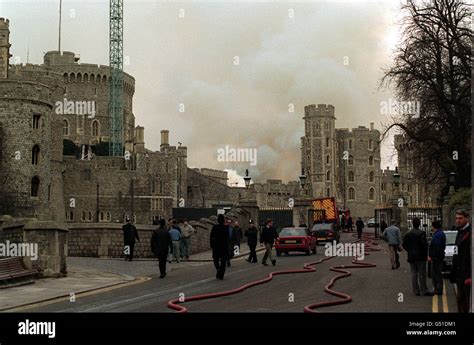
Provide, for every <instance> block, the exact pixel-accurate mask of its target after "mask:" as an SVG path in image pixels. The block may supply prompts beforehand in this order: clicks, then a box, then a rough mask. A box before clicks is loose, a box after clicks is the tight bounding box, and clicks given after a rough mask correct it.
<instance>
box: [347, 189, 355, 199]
mask: <svg viewBox="0 0 474 345" xmlns="http://www.w3.org/2000/svg"><path fill="white" fill-rule="evenodd" d="M347 194H348V195H349V200H355V189H354V188H353V187H349V189H348V193H347Z"/></svg>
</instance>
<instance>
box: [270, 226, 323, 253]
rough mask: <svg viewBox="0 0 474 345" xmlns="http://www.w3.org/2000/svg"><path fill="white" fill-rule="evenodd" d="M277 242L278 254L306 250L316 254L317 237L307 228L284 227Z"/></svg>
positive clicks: (305, 251)
mask: <svg viewBox="0 0 474 345" xmlns="http://www.w3.org/2000/svg"><path fill="white" fill-rule="evenodd" d="M278 237H279V239H278V241H276V242H275V249H276V253H277V256H280V255H281V253H282V252H284V253H285V254H288V253H289V252H304V253H306V255H310V254H311V252H312V253H313V254H316V237H315V236H312V235H311V233H310V232H309V230H308V229H307V228H283V229H282V230H281V231H280V234H279V235H278Z"/></svg>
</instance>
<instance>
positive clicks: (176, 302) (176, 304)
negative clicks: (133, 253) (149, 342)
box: [168, 235, 380, 313]
mask: <svg viewBox="0 0 474 345" xmlns="http://www.w3.org/2000/svg"><path fill="white" fill-rule="evenodd" d="M362 241H363V242H364V243H365V246H364V255H370V254H369V252H371V251H379V250H380V249H375V248H372V245H373V244H375V243H374V241H373V240H372V238H371V236H369V235H363V239H362ZM356 242H359V240H356V241H354V242H352V243H356ZM335 257H336V256H328V257H325V258H322V259H320V260H318V261H314V262H310V263H305V264H304V265H303V268H302V269H293V270H284V271H276V272H271V273H269V274H268V276H267V277H266V278H264V279H261V280H256V281H253V282H250V283H247V284H245V285H242V286H240V287H238V288H236V289H232V290H226V291H222V292H215V293H207V294H201V295H195V296H190V297H183V298H176V299H173V300H170V301H168V308H170V309H173V310H176V311H177V312H178V313H187V312H188V309H187V308H186V307H184V306H183V305H182V304H183V303H187V302H192V301H198V300H206V299H212V298H219V297H223V296H230V295H235V294H237V293H240V292H243V291H245V290H247V289H249V288H251V287H254V286H257V285H261V284H265V283H268V282H269V281H271V280H272V279H273V277H274V276H277V275H283V274H295V273H311V272H316V268H315V267H312V266H315V265H318V264H321V263H322V262H324V261H327V260H330V259H332V258H335ZM352 264H353V265H349V266H346V265H338V266H333V267H331V268H330V270H331V271H333V272H338V273H341V274H340V275H337V276H335V277H333V278H332V279H331V280H330V281H329V283H328V284H327V285H326V286H325V287H324V291H325V292H326V293H328V294H330V295H333V296H336V297H340V298H342V299H341V300H336V301H324V302H319V303H315V304H310V305H307V306H305V307H304V311H305V312H307V313H314V312H315V311H314V309H317V308H321V307H327V306H333V305H338V304H344V303H349V302H351V301H352V297H351V296H349V295H347V294H344V293H342V292H337V291H335V290H332V289H331V287H332V286H333V285H334V283H335V282H336V280H339V279H342V278H346V277H349V276H350V275H351V272H349V271H346V270H344V269H347V268H369V267H376V265H375V264H371V263H367V262H359V261H358V260H357V259H355V258H354V259H353V260H352Z"/></svg>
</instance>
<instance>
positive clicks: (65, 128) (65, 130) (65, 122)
mask: <svg viewBox="0 0 474 345" xmlns="http://www.w3.org/2000/svg"><path fill="white" fill-rule="evenodd" d="M63 135H69V121H68V120H66V119H64V120H63Z"/></svg>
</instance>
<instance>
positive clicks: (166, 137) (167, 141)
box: [160, 129, 170, 149]
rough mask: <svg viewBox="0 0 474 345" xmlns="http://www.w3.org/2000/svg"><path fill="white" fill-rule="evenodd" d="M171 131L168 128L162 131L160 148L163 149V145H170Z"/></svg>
mask: <svg viewBox="0 0 474 345" xmlns="http://www.w3.org/2000/svg"><path fill="white" fill-rule="evenodd" d="M169 136H170V131H169V130H167V129H163V130H162V131H161V145H160V149H162V148H163V147H168V146H170V138H169Z"/></svg>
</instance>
